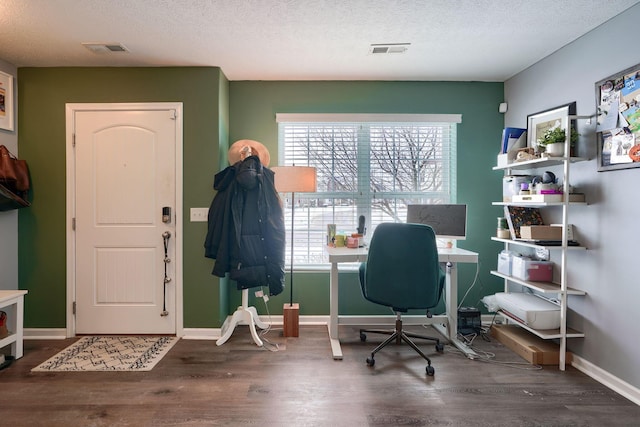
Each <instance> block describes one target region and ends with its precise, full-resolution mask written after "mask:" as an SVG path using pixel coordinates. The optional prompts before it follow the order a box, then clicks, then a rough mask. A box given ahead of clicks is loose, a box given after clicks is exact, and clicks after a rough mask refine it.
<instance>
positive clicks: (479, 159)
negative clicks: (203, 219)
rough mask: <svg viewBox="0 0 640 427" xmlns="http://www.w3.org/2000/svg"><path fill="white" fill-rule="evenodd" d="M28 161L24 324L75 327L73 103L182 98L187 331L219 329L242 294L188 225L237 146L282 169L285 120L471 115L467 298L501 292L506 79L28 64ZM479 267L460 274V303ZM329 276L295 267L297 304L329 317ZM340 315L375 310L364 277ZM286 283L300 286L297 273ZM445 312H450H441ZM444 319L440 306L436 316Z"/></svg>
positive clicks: (22, 245) (463, 198)
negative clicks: (312, 76)
mask: <svg viewBox="0 0 640 427" xmlns="http://www.w3.org/2000/svg"><path fill="white" fill-rule="evenodd" d="M18 96H19V103H18V105H19V109H18V117H19V125H18V128H19V133H18V135H19V146H20V155H21V157H23V158H25V159H26V160H27V161H28V162H29V166H30V168H31V174H32V181H33V191H32V202H33V204H32V207H30V208H28V209H22V210H21V211H20V214H19V260H20V262H19V284H20V288H21V289H27V290H29V295H28V298H26V300H25V326H26V327H28V328H63V327H65V325H66V319H65V316H66V308H65V304H66V258H65V247H66V242H65V237H66V235H65V228H66V226H65V190H66V182H65V143H66V140H65V104H66V103H82V102H87V103H89V102H91V103H93V102H182V103H183V105H184V118H183V123H184V141H183V142H184V153H183V157H184V176H183V194H184V200H183V206H184V212H183V217H184V218H185V221H184V230H183V233H184V240H183V241H184V248H183V255H184V263H183V272H184V283H183V288H184V289H183V290H184V310H183V311H184V326H185V327H186V328H207V327H220V325H221V324H222V321H223V320H224V319H225V317H226V315H227V314H228V313H230V312H233V310H234V309H235V307H236V305H238V304H240V292H238V291H237V290H236V289H235V286H234V285H233V284H232V283H229V282H228V281H227V280H224V279H223V280H218V278H216V277H214V276H212V275H211V274H210V272H211V268H212V265H213V262H212V261H211V260H209V259H206V258H204V256H203V240H204V236H205V234H206V223H191V222H189V221H188V218H189V209H190V208H191V207H206V206H209V203H210V202H211V199H212V196H213V194H214V193H213V189H212V183H213V176H214V175H215V173H217V172H218V171H219V170H221V169H222V168H224V167H225V166H226V165H227V163H226V150H227V147H228V145H229V143H230V142H233V141H236V140H238V139H243V138H249V139H255V140H258V141H261V142H263V143H264V144H265V145H266V146H267V148H269V150H270V151H271V153H272V159H273V164H274V165H275V164H277V154H276V153H277V152H278V150H277V125H276V122H275V114H276V113H279V112H282V113H301V112H315V113H320V112H322V113H433V114H437V113H442V114H455V113H459V114H462V123H461V124H460V125H459V126H458V152H459V156H458V202H460V203H467V204H468V205H469V223H468V227H469V237H468V239H467V240H466V241H464V242H461V243H460V246H461V247H463V248H467V249H470V250H474V251H477V252H479V253H480V262H481V264H480V276H479V283H478V284H476V286H475V287H474V288H473V290H472V291H471V292H470V294H469V296H468V297H467V299H466V300H465V305H473V306H477V305H478V300H479V298H480V297H482V296H483V295H485V294H488V293H494V292H496V291H498V290H500V289H501V287H502V284H501V282H500V281H499V280H497V279H496V278H494V277H492V276H490V275H489V274H488V271H489V270H490V269H491V268H494V267H495V262H496V261H495V260H496V254H497V252H499V250H500V245H498V244H496V243H492V242H491V241H490V239H489V238H490V236H491V235H493V233H494V232H495V219H496V217H497V216H499V214H500V210H499V209H498V208H496V207H492V206H491V203H490V201H491V200H499V199H500V198H501V175H500V174H498V173H496V172H493V171H492V170H491V167H492V165H494V164H495V155H496V153H497V150H498V147H499V140H500V136H501V131H502V128H503V127H504V124H503V116H502V115H501V114H499V113H498V111H497V110H498V104H499V103H500V102H502V101H503V84H502V83H478V82H356V81H353V82H251V81H238V82H229V81H228V80H227V79H226V77H225V76H224V74H223V73H222V71H221V70H220V69H219V68H215V67H202V68H199V67H193V68H192V67H188V68H182V67H175V68H21V69H19V70H18ZM474 276H475V268H473V267H472V266H469V265H461V266H460V276H459V283H460V295H463V294H464V293H465V292H466V290H467V288H469V286H470V285H471V283H472V282H473V278H474ZM328 283H329V273H328V271H320V272H317V271H316V272H303V271H300V272H298V271H296V277H295V287H294V288H295V289H294V299H295V300H296V301H297V302H300V303H301V307H300V311H301V314H302V315H327V314H328V312H329V284H328ZM340 283H341V289H340V313H343V314H373V313H378V312H380V311H379V308H376V307H374V306H373V305H371V304H369V303H367V302H366V301H364V300H363V299H362V297H361V295H360V290H359V285H358V282H357V278H356V275H355V274H354V273H350V272H345V273H341V277H340ZM286 286H287V287H288V286H289V277H288V276H287V282H286ZM287 298H288V292H283V293H282V294H281V295H278V296H276V297H273V298H271V300H270V302H269V304H268V309H267V307H266V306H265V305H264V303H262V301H257V300H256V299H255V298H254V297H253V296H252V297H251V298H250V302H251V303H252V304H254V305H255V306H256V307H257V308H258V310H259V311H260V312H261V313H263V314H266V313H271V314H276V315H277V314H281V313H282V304H283V303H284V302H286V301H287ZM440 310H441V308H440ZM436 311H438V310H436Z"/></svg>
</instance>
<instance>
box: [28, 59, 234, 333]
mask: <svg viewBox="0 0 640 427" xmlns="http://www.w3.org/2000/svg"><path fill="white" fill-rule="evenodd" d="M228 92H229V91H228V81H227V79H226V77H225V76H224V74H223V73H222V72H221V70H220V69H219V68H215V67H203V68H196V67H193V68H20V69H19V70H18V96H19V102H18V105H19V110H18V117H19V124H18V129H19V132H18V135H19V139H18V143H19V146H20V157H22V158H24V159H26V160H27V162H28V163H29V168H30V170H31V178H32V181H33V190H32V206H31V207H30V208H28V209H21V210H20V214H19V242H18V247H19V267H18V271H19V285H20V288H21V289H27V290H28V291H29V294H28V296H27V298H25V327H30V328H63V327H65V326H66V317H65V316H66V307H65V305H66V256H65V253H66V252H65V251H66V250H65V248H66V241H65V239H66V232H65V230H66V225H65V215H66V213H65V194H66V182H65V157H66V150H65V143H66V140H65V104H66V103H82V102H87V103H90V102H182V103H183V108H184V111H183V113H184V118H183V126H184V133H183V157H184V173H183V183H184V188H183V195H184V200H183V206H184V212H183V217H184V218H185V221H184V229H183V233H184V234H183V242H184V247H183V255H184V262H183V271H184V283H183V289H184V305H185V309H184V326H185V327H217V326H219V325H220V324H221V323H220V319H221V318H223V317H224V314H222V313H221V312H220V299H219V284H218V279H217V278H216V277H214V276H212V275H211V268H212V261H211V260H208V259H205V258H204V255H203V254H204V249H203V242H204V236H205V234H206V223H191V222H189V221H188V218H189V208H190V207H203V206H209V203H211V198H212V195H213V189H212V184H213V175H214V174H215V173H216V172H217V171H218V170H219V164H220V149H219V147H220V146H221V145H223V146H224V147H225V150H226V146H227V142H228V141H227V135H228V117H229V115H228V111H227V109H228V105H227V100H228Z"/></svg>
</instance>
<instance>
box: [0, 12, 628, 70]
mask: <svg viewBox="0 0 640 427" xmlns="http://www.w3.org/2000/svg"><path fill="white" fill-rule="evenodd" d="M638 2H639V0H606V1H602V0H395V1H392V0H0V58H1V59H3V60H5V61H7V62H10V63H12V64H14V65H16V66H18V67H56V66H123V67H124V66H126V67H130V66H218V67H220V68H221V69H222V71H223V72H224V73H225V75H226V76H227V77H228V78H229V79H230V80H480V81H504V80H505V79H507V78H509V77H511V76H513V75H514V74H516V73H518V72H520V71H522V70H523V69H525V68H527V67H529V66H530V65H532V64H534V63H535V62H537V61H539V60H540V59H542V58H544V57H545V56H547V55H549V54H551V53H553V52H554V51H556V50H558V49H559V48H561V47H562V46H564V45H566V44H567V43H570V42H571V41H573V40H575V39H577V38H578V37H580V36H581V35H583V34H585V33H586V32H588V31H590V30H592V29H593V28H595V27H597V26H598V25H600V24H602V23H603V22H605V21H607V20H609V19H610V18H612V17H613V16H615V15H617V14H619V13H622V12H624V10H626V9H627V8H629V7H631V6H633V5H634V4H637V3H638ZM82 42H109V43H111V42H117V43H121V44H123V45H124V46H126V47H127V48H128V49H129V51H130V52H128V53H111V54H96V53H93V52H91V51H89V50H88V49H86V48H85V47H83V46H82V45H81V43H82ZM377 43H411V45H410V47H409V49H408V50H407V51H406V52H405V53H403V54H386V55H384V54H383V55H380V54H378V55H375V54H370V53H369V46H370V45H371V44H377Z"/></svg>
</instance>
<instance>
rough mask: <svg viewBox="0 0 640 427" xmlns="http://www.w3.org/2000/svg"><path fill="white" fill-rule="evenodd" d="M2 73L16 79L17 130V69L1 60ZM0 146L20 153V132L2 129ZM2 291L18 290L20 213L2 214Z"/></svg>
mask: <svg viewBox="0 0 640 427" xmlns="http://www.w3.org/2000/svg"><path fill="white" fill-rule="evenodd" d="M0 71H3V72H5V73H7V74H11V75H12V76H13V77H14V80H13V84H14V88H13V95H14V102H15V104H14V108H16V109H15V110H14V120H16V126H15V127H14V129H17V111H18V110H17V102H18V91H17V84H16V81H17V80H16V76H17V69H16V67H15V66H14V65H12V64H9V63H8V62H5V61H3V60H1V59H0ZM0 145H4V146H6V147H7V148H8V149H9V151H11V152H12V153H13V154H16V155H17V153H18V132H17V130H16V131H14V132H10V131H6V130H3V129H0ZM0 289H18V211H17V210H11V211H4V212H0Z"/></svg>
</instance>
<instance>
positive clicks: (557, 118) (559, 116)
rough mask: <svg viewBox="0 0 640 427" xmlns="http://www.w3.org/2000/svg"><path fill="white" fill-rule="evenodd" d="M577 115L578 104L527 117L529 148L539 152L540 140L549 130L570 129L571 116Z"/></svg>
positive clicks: (561, 106)
mask: <svg viewBox="0 0 640 427" xmlns="http://www.w3.org/2000/svg"><path fill="white" fill-rule="evenodd" d="M575 114H576V103H575V102H571V103H569V104H564V105H560V106H559V107H555V108H552V109H550V110H544V111H540V112H537V113H534V114H529V115H528V116H527V147H531V148H533V149H534V150H535V151H536V152H539V151H540V150H539V147H538V138H540V137H541V136H542V135H544V133H545V132H546V131H547V130H549V129H554V128H557V127H560V128H562V129H565V131H566V129H567V128H568V127H569V123H571V121H570V120H569V116H573V115H575Z"/></svg>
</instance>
